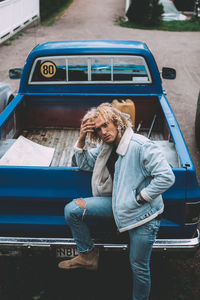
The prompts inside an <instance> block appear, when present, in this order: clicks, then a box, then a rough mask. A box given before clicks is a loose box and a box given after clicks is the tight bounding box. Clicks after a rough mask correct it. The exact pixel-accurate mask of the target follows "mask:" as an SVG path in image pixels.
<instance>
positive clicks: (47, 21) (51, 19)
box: [42, 0, 73, 26]
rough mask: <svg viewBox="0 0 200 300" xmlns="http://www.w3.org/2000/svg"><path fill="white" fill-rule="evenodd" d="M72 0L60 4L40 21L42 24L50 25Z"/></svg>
mask: <svg viewBox="0 0 200 300" xmlns="http://www.w3.org/2000/svg"><path fill="white" fill-rule="evenodd" d="M72 2H73V0H68V1H67V3H66V4H65V5H63V6H61V7H60V8H59V9H58V10H56V11H55V12H54V13H53V14H51V15H50V16H49V17H48V18H46V19H45V20H43V21H42V24H43V25H44V26H52V25H54V23H55V22H56V21H57V20H58V19H59V18H60V17H61V16H62V15H63V12H64V11H65V10H66V9H67V8H68V7H69V6H70V5H71V4H72Z"/></svg>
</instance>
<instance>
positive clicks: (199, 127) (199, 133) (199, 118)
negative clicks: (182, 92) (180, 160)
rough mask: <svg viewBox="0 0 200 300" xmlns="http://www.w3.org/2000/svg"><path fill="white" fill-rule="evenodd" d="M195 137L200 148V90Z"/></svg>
mask: <svg viewBox="0 0 200 300" xmlns="http://www.w3.org/2000/svg"><path fill="white" fill-rule="evenodd" d="M195 137H196V143H197V146H198V148H199V149H200V92H199V97H198V101H197V111H196V118H195Z"/></svg>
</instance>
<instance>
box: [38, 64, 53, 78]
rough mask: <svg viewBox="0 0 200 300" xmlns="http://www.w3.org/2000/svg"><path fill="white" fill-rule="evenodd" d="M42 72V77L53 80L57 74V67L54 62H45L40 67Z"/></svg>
mask: <svg viewBox="0 0 200 300" xmlns="http://www.w3.org/2000/svg"><path fill="white" fill-rule="evenodd" d="M40 72H41V74H42V76H44V77H46V78H51V77H53V76H54V75H55V74H56V65H55V64H54V63H53V62H52V61H45V62H44V63H43V64H42V65H41V67H40Z"/></svg>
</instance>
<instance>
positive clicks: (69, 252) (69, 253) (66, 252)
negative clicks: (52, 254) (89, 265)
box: [56, 247, 78, 258]
mask: <svg viewBox="0 0 200 300" xmlns="http://www.w3.org/2000/svg"><path fill="white" fill-rule="evenodd" d="M77 255H78V251H77V249H76V248H72V247H67V248H64V247H63V248H56V257H66V258H72V257H75V256H77Z"/></svg>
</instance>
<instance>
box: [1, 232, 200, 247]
mask: <svg viewBox="0 0 200 300" xmlns="http://www.w3.org/2000/svg"><path fill="white" fill-rule="evenodd" d="M95 245H96V246H97V247H99V248H104V249H105V250H127V249H128V247H129V246H128V244H104V243H96V244H95ZM199 245H200V234H199V230H197V236H196V237H194V238H191V239H156V241H155V243H154V245H153V250H154V251H167V250H168V251H175V250H183V251H192V250H196V249H197V248H198V247H199ZM4 246H7V247H9V246H10V247H14V246H16V247H20V246H21V247H28V248H32V247H38V248H55V247H68V246H70V247H75V246H76V243H75V242H74V240H73V239H64V238H57V239H55V238H24V237H0V247H4Z"/></svg>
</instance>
